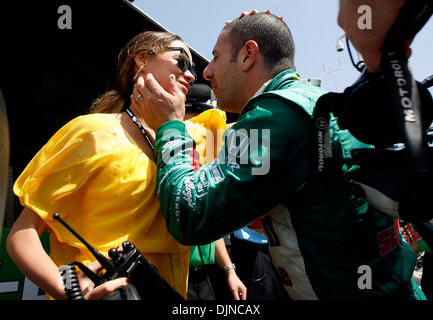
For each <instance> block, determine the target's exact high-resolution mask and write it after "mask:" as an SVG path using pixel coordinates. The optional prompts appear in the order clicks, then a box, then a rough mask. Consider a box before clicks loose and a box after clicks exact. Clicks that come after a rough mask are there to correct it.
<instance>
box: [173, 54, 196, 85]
mask: <svg viewBox="0 0 433 320" xmlns="http://www.w3.org/2000/svg"><path fill="white" fill-rule="evenodd" d="M166 49H167V51H180V53H181V55H179V57H178V58H176V60H177V65H178V66H179V69H180V70H182V72H186V71H187V70H189V72H191V73H192V75H193V76H194V79H195V80H197V71H195V69H194V67H193V66H192V63H191V61H189V59H188V58H187V57H188V54H187V53H186V51H185V49H184V48H182V47H167V48H166ZM183 55H185V56H183Z"/></svg>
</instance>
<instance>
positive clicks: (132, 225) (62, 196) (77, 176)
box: [14, 110, 225, 297]
mask: <svg viewBox="0 0 433 320" xmlns="http://www.w3.org/2000/svg"><path fill="white" fill-rule="evenodd" d="M210 111H211V113H212V115H208V116H205V118H203V114H202V115H199V116H198V117H196V118H197V119H198V120H199V122H200V123H201V125H204V124H206V126H207V127H208V128H213V127H214V124H213V123H215V121H216V122H217V123H219V121H224V124H225V114H224V113H223V112H221V111H217V110H210ZM197 119H196V120H197ZM215 119H217V120H215ZM189 126H193V127H194V129H193V130H192V131H193V132H192V134H193V135H195V136H196V137H197V138H198V139H199V140H200V141H196V142H197V145H198V146H201V145H202V144H203V143H205V139H204V137H203V135H202V133H203V132H205V131H206V130H205V131H203V130H200V129H199V127H197V121H195V120H194V118H193V119H190V120H189V124H187V127H189ZM194 132H195V133H194ZM193 138H194V137H193ZM200 148H202V147H200ZM155 187H156V164H155V163H154V162H153V161H151V160H150V159H149V158H148V157H147V156H146V155H145V154H144V152H143V151H142V150H141V149H140V147H139V146H138V145H137V144H136V143H135V142H134V140H133V139H132V138H131V137H130V136H129V135H128V134H127V133H126V132H125V130H124V129H123V127H122V126H121V124H120V120H119V119H117V118H116V117H115V115H114V114H89V115H84V116H80V117H77V118H75V119H73V120H72V121H70V122H69V123H67V124H66V125H65V126H63V127H62V128H61V129H60V130H59V131H58V132H57V133H56V134H55V135H54V136H52V137H51V139H50V140H49V141H48V142H47V143H46V144H45V146H44V147H43V148H42V149H41V150H40V151H39V152H38V153H37V154H36V156H35V157H34V158H33V159H32V160H31V162H30V163H29V164H28V166H27V167H26V168H25V169H24V171H23V172H22V174H21V175H20V176H19V178H18V179H17V181H16V182H15V184H14V193H15V194H16V195H17V196H18V197H19V199H20V202H21V204H22V205H23V206H26V207H28V208H30V209H32V210H33V211H34V212H36V213H37V214H38V215H39V216H40V217H41V218H42V219H43V220H44V222H45V223H46V224H47V226H48V228H49V231H50V233H51V234H50V256H51V258H52V259H53V261H54V262H55V263H56V264H57V265H58V266H60V265H63V264H66V263H69V262H72V261H79V262H82V263H84V264H87V263H89V262H91V261H94V260H95V258H94V257H93V256H92V254H91V253H90V252H89V251H88V250H87V248H86V247H85V246H84V245H83V244H82V243H81V242H80V241H79V240H78V239H76V238H75V237H74V236H73V235H72V234H71V233H70V232H69V231H67V230H66V229H65V227H64V226H63V225H61V224H60V223H59V222H58V221H57V220H54V219H53V218H52V216H53V214H54V213H59V214H60V216H61V217H62V218H63V219H64V220H65V221H66V222H67V223H68V224H70V225H71V226H72V227H73V228H74V229H75V230H76V231H77V232H78V233H79V234H80V235H81V236H82V237H83V238H84V239H86V240H87V241H88V242H89V243H90V244H91V245H92V246H93V247H95V248H96V249H97V250H98V251H100V252H101V253H102V254H104V255H107V254H108V250H109V249H111V248H116V247H117V246H118V245H120V244H122V242H123V241H130V242H132V243H133V244H134V245H135V246H136V247H137V248H138V249H139V250H140V251H141V253H142V254H143V255H144V256H145V257H146V258H147V259H149V260H150V261H151V262H152V263H153V264H154V265H155V266H156V267H157V268H158V270H159V272H160V273H161V275H162V276H163V277H164V278H165V279H166V280H167V281H168V282H169V283H170V285H171V286H172V287H173V288H175V289H176V290H177V291H178V292H179V293H181V294H182V295H183V296H184V297H186V292H187V278H188V262H189V247H187V246H183V245H181V244H180V243H178V242H177V241H176V240H175V239H174V238H173V237H172V236H171V235H170V234H169V232H168V231H167V228H166V224H165V221H164V218H163V215H162V213H161V211H160V205H159V200H158V198H157V195H156V192H155Z"/></svg>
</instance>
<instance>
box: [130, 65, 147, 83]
mask: <svg viewBox="0 0 433 320" xmlns="http://www.w3.org/2000/svg"><path fill="white" fill-rule="evenodd" d="M143 67H144V64H143V65H142V66H141V67H140V68H139V69H138V70H137V72H136V73H135V76H134V78H132V81H135V80H137V78H138V75H139V74H140V71H141V69H143Z"/></svg>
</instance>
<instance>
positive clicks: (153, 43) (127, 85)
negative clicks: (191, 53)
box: [90, 31, 183, 113]
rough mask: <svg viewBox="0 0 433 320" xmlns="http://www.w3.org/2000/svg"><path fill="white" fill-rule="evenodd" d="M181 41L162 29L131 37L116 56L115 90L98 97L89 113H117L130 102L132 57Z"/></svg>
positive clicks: (153, 53) (155, 51)
mask: <svg viewBox="0 0 433 320" xmlns="http://www.w3.org/2000/svg"><path fill="white" fill-rule="evenodd" d="M175 40H180V41H183V40H182V39H181V38H180V37H179V36H178V35H176V34H173V33H170V32H163V31H145V32H142V33H139V34H138V35H136V36H135V37H134V38H132V39H131V40H130V41H129V42H128V43H127V44H126V46H125V47H124V48H123V49H122V50H121V51H120V53H119V56H118V58H117V87H118V89H117V90H110V91H107V92H105V93H104V94H103V95H102V96H100V97H98V98H97V99H96V100H95V101H94V102H93V103H92V106H91V107H90V112H91V113H118V112H122V111H123V110H124V108H125V106H127V105H129V104H130V103H131V101H130V95H131V94H132V90H133V86H134V83H133V77H134V74H135V68H134V66H135V60H134V57H136V56H138V55H140V54H143V53H144V54H149V55H155V54H158V53H161V52H164V51H165V50H166V48H167V47H169V46H170V44H171V43H172V42H173V41H175Z"/></svg>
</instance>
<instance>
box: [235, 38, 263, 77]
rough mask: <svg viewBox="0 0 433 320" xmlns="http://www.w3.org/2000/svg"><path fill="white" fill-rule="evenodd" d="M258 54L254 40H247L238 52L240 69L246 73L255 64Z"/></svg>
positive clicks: (257, 46) (257, 47)
mask: <svg viewBox="0 0 433 320" xmlns="http://www.w3.org/2000/svg"><path fill="white" fill-rule="evenodd" d="M258 53H259V45H258V44H257V42H255V41H254V40H248V41H247V42H245V44H244V46H243V47H242V48H241V49H240V50H239V56H238V58H239V59H240V64H241V69H242V70H243V71H248V70H249V69H251V68H252V67H253V66H254V64H255V63H256V59H257V57H258Z"/></svg>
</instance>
